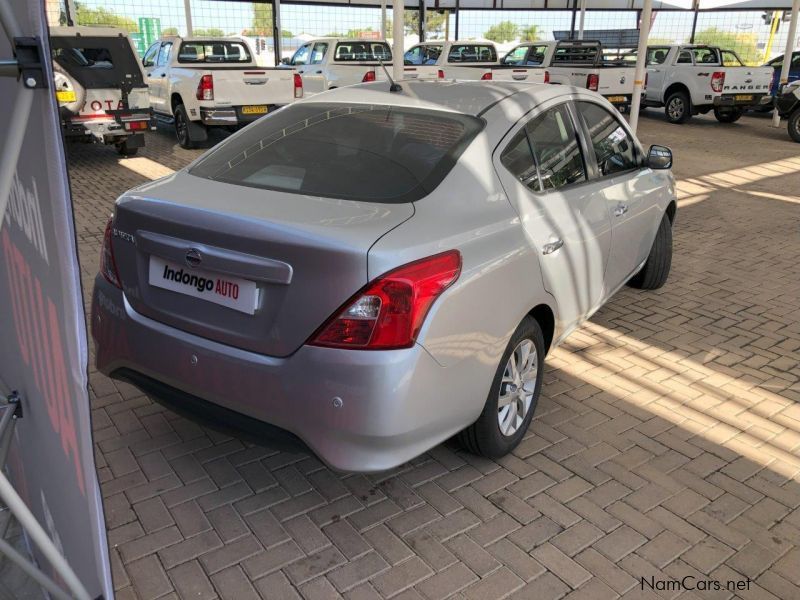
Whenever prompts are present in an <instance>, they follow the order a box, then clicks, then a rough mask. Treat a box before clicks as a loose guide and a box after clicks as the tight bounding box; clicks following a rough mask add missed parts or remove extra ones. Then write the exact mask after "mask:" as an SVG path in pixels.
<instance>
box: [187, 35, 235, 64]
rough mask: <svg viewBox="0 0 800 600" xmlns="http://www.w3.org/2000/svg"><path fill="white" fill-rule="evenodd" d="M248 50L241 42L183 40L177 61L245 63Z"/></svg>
mask: <svg viewBox="0 0 800 600" xmlns="http://www.w3.org/2000/svg"><path fill="white" fill-rule="evenodd" d="M250 60H251V58H250V51H249V50H248V49H247V46H245V45H244V44H243V43H241V42H226V41H221V40H220V41H212V42H183V43H182V44H181V49H180V51H179V52H178V62H179V63H234V64H235V63H245V62H250Z"/></svg>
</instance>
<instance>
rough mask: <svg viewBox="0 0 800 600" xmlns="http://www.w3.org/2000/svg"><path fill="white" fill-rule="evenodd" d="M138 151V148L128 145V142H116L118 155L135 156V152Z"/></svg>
mask: <svg viewBox="0 0 800 600" xmlns="http://www.w3.org/2000/svg"><path fill="white" fill-rule="evenodd" d="M137 152H139V148H131V147H130V146H128V142H120V143H119V144H117V153H119V155H120V156H136V153H137Z"/></svg>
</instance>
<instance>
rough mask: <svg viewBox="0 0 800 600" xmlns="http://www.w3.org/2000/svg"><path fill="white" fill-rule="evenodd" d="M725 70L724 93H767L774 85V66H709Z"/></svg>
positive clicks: (717, 69)
mask: <svg viewBox="0 0 800 600" xmlns="http://www.w3.org/2000/svg"><path fill="white" fill-rule="evenodd" d="M709 70H710V71H724V72H725V83H724V84H723V86H722V93H723V94H766V93H769V88H770V86H771V85H772V67H713V68H712V67H709Z"/></svg>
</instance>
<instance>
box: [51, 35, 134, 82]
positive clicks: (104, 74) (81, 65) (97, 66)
mask: <svg viewBox="0 0 800 600" xmlns="http://www.w3.org/2000/svg"><path fill="white" fill-rule="evenodd" d="M50 49H51V51H52V55H53V60H54V61H55V62H56V64H57V65H58V66H60V67H61V68H62V69H63V70H65V71H66V72H67V73H68V74H69V75H70V76H71V77H73V78H75V80H76V81H77V82H78V83H80V84H81V85H82V86H83V87H85V88H89V89H103V88H116V89H119V88H122V87H123V86H124V87H129V86H130V87H144V85H145V83H144V80H143V78H142V71H141V68H140V67H139V59H138V57H137V56H136V55H135V54H134V52H133V49H132V48H131V45H130V42H129V41H128V38H127V37H123V36H115V37H92V36H83V35H81V36H75V37H67V36H64V37H62V36H54V37H52V38H50Z"/></svg>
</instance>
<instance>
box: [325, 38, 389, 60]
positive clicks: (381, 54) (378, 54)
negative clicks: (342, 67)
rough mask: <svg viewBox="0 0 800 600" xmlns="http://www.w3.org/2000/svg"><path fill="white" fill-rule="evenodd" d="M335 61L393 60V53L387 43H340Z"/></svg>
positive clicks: (337, 46)
mask: <svg viewBox="0 0 800 600" xmlns="http://www.w3.org/2000/svg"><path fill="white" fill-rule="evenodd" d="M333 59H334V60H340V61H345V62H346V61H364V60H373V61H377V60H382V61H384V62H387V61H391V60H392V51H391V50H389V45H388V44H387V43H386V42H339V43H338V44H336V53H335V54H334V55H333Z"/></svg>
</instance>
